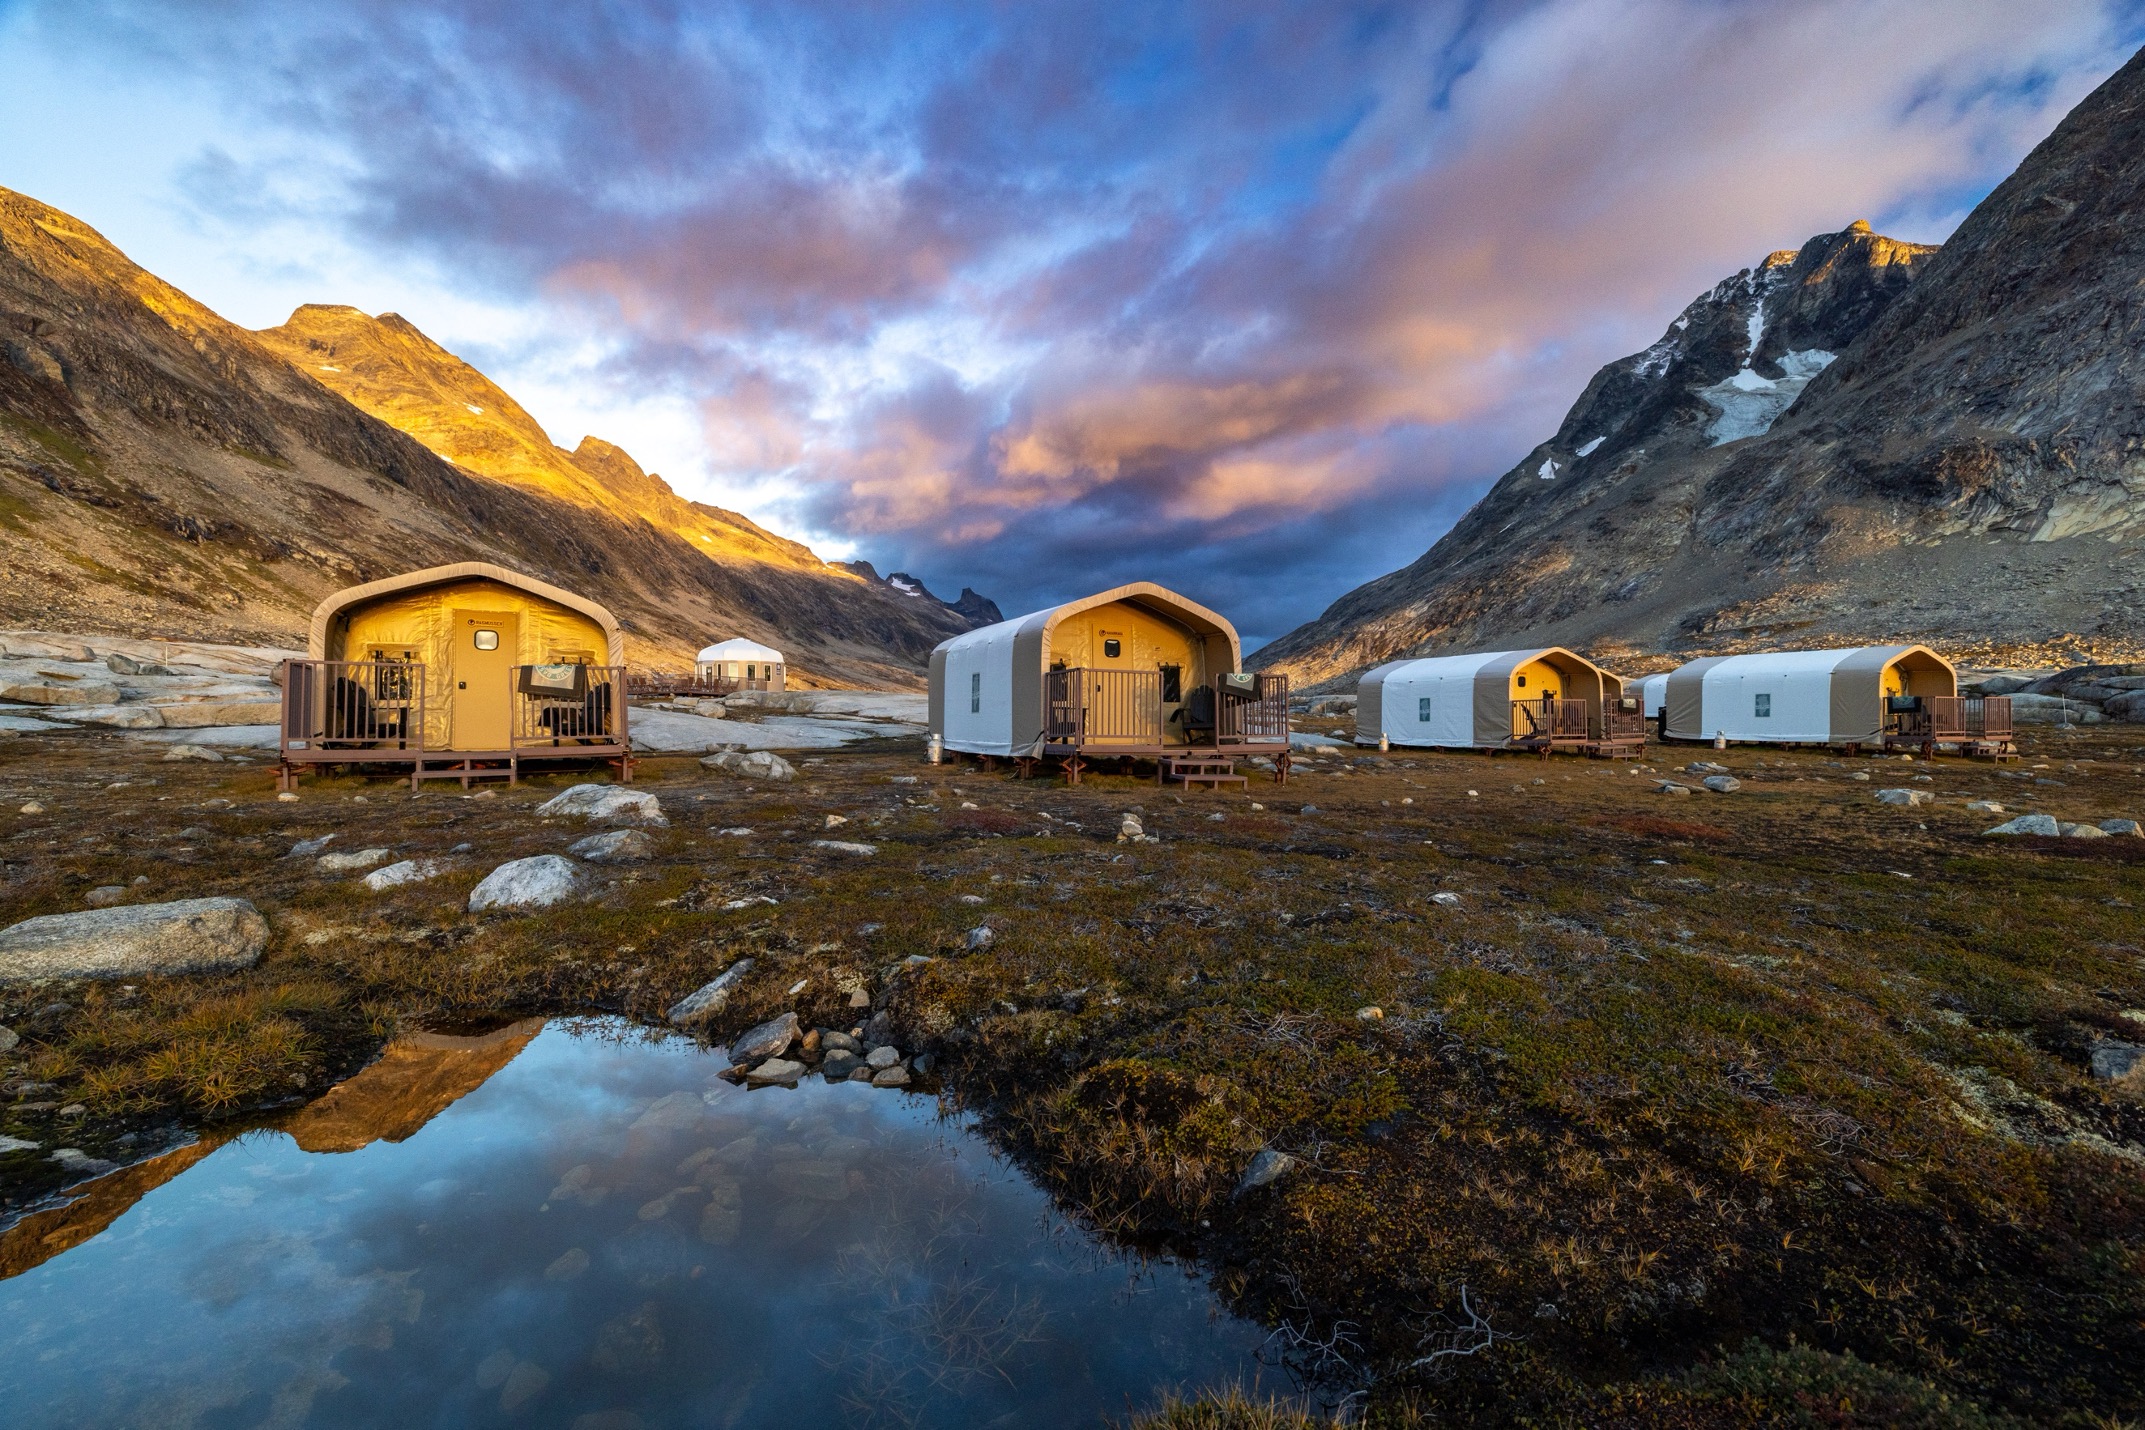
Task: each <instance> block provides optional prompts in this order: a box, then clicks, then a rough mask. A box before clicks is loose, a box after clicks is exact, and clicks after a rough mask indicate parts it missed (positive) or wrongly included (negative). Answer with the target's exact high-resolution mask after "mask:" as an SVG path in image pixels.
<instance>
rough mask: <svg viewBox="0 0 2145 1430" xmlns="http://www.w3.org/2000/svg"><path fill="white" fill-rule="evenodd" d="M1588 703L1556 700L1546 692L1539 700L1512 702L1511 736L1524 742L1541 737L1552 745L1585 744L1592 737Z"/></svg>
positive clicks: (1540, 739) (1533, 740) (1531, 741)
mask: <svg viewBox="0 0 2145 1430" xmlns="http://www.w3.org/2000/svg"><path fill="white" fill-rule="evenodd" d="M1588 709H1589V706H1588V703H1587V702H1586V701H1584V700H1559V699H1557V698H1556V697H1555V696H1553V695H1545V696H1543V697H1542V698H1541V699H1539V700H1515V701H1513V702H1512V739H1513V740H1515V741H1522V742H1527V743H1535V742H1539V741H1543V740H1547V741H1550V742H1551V743H1553V744H1584V743H1586V742H1587V741H1588V740H1589V739H1591V738H1592V737H1593V727H1592V725H1591V724H1590V723H1589V722H1588V717H1587V711H1588Z"/></svg>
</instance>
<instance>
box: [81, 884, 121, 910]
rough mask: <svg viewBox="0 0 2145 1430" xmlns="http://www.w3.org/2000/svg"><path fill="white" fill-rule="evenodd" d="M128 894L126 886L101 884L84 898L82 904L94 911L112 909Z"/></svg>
mask: <svg viewBox="0 0 2145 1430" xmlns="http://www.w3.org/2000/svg"><path fill="white" fill-rule="evenodd" d="M127 893H128V890H127V886H126V885H124V884H99V885H98V886H97V887H96V888H94V889H91V890H90V891H89V892H88V893H87V894H85V895H84V896H83V898H82V902H83V903H85V904H88V905H89V906H90V907H91V908H93V909H104V908H110V907H111V906H112V905H113V904H116V903H118V902H119V901H120V900H121V899H124V898H125V897H126V896H127Z"/></svg>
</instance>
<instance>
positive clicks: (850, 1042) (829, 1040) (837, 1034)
mask: <svg viewBox="0 0 2145 1430" xmlns="http://www.w3.org/2000/svg"><path fill="white" fill-rule="evenodd" d="M819 1045H820V1046H821V1047H822V1048H824V1049H826V1050H827V1051H828V1052H830V1053H855V1054H856V1055H857V1056H858V1057H860V1058H861V1057H862V1056H864V1045H863V1044H862V1043H860V1042H858V1041H857V1040H856V1039H855V1038H852V1037H851V1036H849V1034H847V1033H844V1032H842V1031H841V1030H840V1029H838V1028H821V1029H820V1030H819Z"/></svg>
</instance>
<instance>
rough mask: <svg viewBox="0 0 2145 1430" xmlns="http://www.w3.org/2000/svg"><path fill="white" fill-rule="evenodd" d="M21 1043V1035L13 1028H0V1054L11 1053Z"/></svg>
mask: <svg viewBox="0 0 2145 1430" xmlns="http://www.w3.org/2000/svg"><path fill="white" fill-rule="evenodd" d="M21 1041H22V1035H21V1034H20V1033H18V1032H16V1031H15V1030H14V1029H13V1028H0V1053H5V1052H12V1051H13V1050H14V1047H15V1045H16V1044H17V1043H19V1042H21Z"/></svg>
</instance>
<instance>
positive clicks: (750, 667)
mask: <svg viewBox="0 0 2145 1430" xmlns="http://www.w3.org/2000/svg"><path fill="white" fill-rule="evenodd" d="M693 673H694V674H695V675H697V676H698V677H699V678H700V679H702V680H705V681H724V682H733V681H734V682H735V683H737V684H738V685H740V686H743V687H744V688H745V689H747V690H780V689H782V683H783V679H784V662H783V659H782V652H781V651H778V650H776V649H775V648H774V647H772V646H764V645H761V644H760V643H759V642H758V641H749V640H746V639H745V638H744V637H742V636H738V637H735V638H733V639H731V640H726V641H717V642H716V643H715V644H713V645H711V646H709V647H708V648H707V649H706V650H704V651H702V652H700V654H699V655H697V656H695V657H694V658H693Z"/></svg>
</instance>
